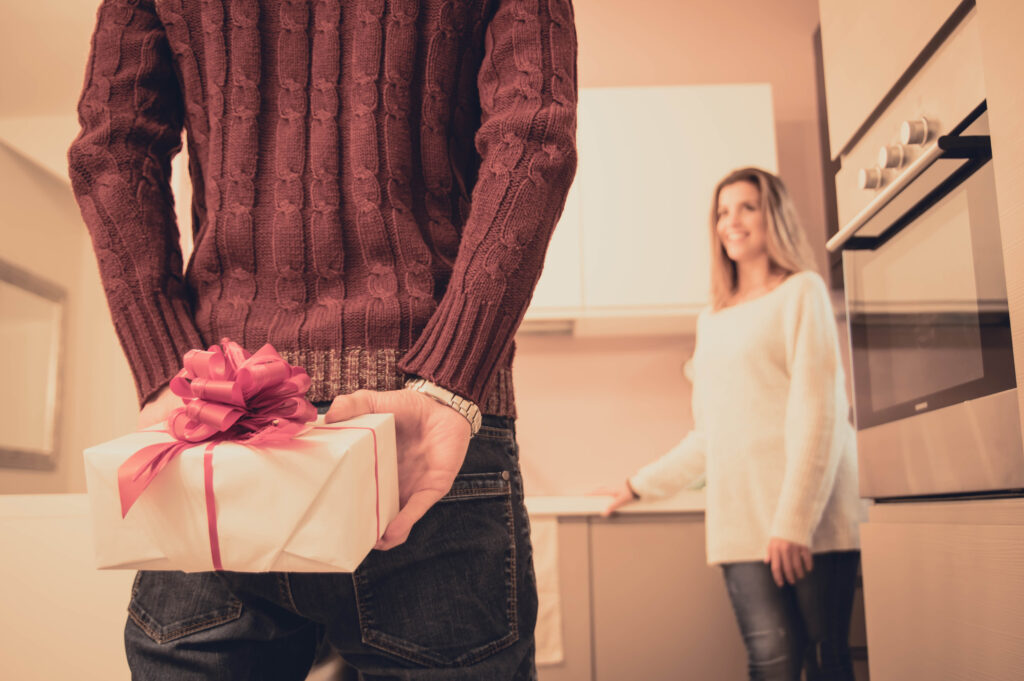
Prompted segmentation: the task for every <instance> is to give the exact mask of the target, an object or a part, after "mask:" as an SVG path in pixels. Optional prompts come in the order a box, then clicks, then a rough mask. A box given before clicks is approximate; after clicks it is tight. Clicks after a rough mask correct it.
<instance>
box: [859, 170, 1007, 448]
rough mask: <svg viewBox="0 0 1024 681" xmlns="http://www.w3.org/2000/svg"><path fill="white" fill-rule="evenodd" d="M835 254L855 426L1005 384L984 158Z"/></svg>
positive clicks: (997, 251)
mask: <svg viewBox="0 0 1024 681" xmlns="http://www.w3.org/2000/svg"><path fill="white" fill-rule="evenodd" d="M844 258H845V261H844V269H845V270H846V272H847V275H848V276H847V281H846V295H847V304H848V311H849V315H850V334H851V345H852V348H853V353H854V361H853V364H854V389H855V391H856V395H855V403H856V409H857V420H858V427H860V428H865V427H869V426H871V425H877V424H879V423H884V422H887V421H892V420H896V419H898V418H904V417H908V416H912V415H914V414H915V413H920V412H922V411H930V410H932V409H937V408H941V407H943V406H948V405H950V404H955V403H957V402H961V401H963V400H966V399H972V398H974V397H978V396H981V395H985V394H989V393H990V392H996V391H998V390H1001V389H1008V388H1010V387H1013V385H1014V380H1013V364H1012V362H1013V359H1012V350H1011V348H1010V326H1009V311H1008V306H1007V297H1006V284H1005V277H1004V273H1003V262H1002V248H1001V246H1000V236H999V218H998V209H997V206H996V197H995V177H994V174H993V169H992V164H991V162H989V163H986V164H985V165H983V166H981V167H980V168H979V169H978V170H976V171H975V172H974V173H973V174H972V175H970V176H969V177H968V178H967V179H966V180H965V181H964V182H963V183H962V184H960V185H959V186H957V187H956V188H955V189H953V190H952V191H951V192H950V193H948V194H946V195H945V196H943V197H942V198H940V199H938V200H937V201H935V203H934V204H933V205H931V206H930V207H928V208H927V209H926V210H925V211H924V212H923V213H922V214H921V215H920V216H918V217H917V218H916V219H914V220H913V222H911V223H910V224H909V225H908V226H906V227H905V228H904V229H902V230H901V231H899V232H898V233H897V234H896V235H895V236H893V237H892V238H891V239H889V240H888V241H886V242H884V243H883V244H882V245H881V246H879V247H878V248H877V249H876V250H860V251H858V250H853V251H847V252H846V253H845V254H844ZM1007 363H1009V364H1007ZM1007 370H1008V372H1009V375H1008V377H1007V376H997V374H998V373H999V372H1006V371H1007ZM1007 380H1008V381H1009V384H1008V385H1005V384H1006V383H1007Z"/></svg>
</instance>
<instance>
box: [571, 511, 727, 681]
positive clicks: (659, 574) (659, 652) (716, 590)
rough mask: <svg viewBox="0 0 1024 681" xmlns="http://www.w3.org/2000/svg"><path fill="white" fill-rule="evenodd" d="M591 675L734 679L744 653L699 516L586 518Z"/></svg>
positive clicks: (650, 680) (600, 679) (655, 680)
mask: <svg viewBox="0 0 1024 681" xmlns="http://www.w3.org/2000/svg"><path fill="white" fill-rule="evenodd" d="M591 542H592V548H591V556H592V561H593V591H594V597H593V598H594V601H593V617H594V679H595V681H623V680H624V679H645V680H646V681H674V680H676V679H701V681H717V680H719V679H721V680H722V681H726V680H728V681H734V680H735V679H741V678H745V677H746V669H747V657H746V651H745V649H744V647H743V641H742V639H741V637H740V633H739V629H738V628H737V625H736V622H735V619H734V616H733V612H732V606H731V604H730V603H729V596H728V593H727V592H726V589H725V583H724V581H723V579H722V574H721V571H720V570H719V569H718V568H715V567H710V566H708V565H707V562H706V560H705V557H704V556H705V554H704V516H703V514H693V515H692V516H684V517H681V518H672V519H668V518H660V517H656V516H650V517H636V518H619V519H615V520H613V521H610V522H601V521H596V520H595V521H593V523H592V525H591Z"/></svg>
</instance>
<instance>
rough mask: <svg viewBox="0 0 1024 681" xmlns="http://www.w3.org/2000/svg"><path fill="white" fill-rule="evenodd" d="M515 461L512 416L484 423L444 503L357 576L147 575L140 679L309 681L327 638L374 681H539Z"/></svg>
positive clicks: (138, 620) (532, 590)
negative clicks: (319, 650)
mask: <svg viewBox="0 0 1024 681" xmlns="http://www.w3.org/2000/svg"><path fill="white" fill-rule="evenodd" d="M517 455H518V450H517V446H516V442H515V433H514V427H513V421H512V420H511V419H505V418H498V417H491V416H485V417H484V425H483V427H482V428H481V430H480V432H479V433H478V434H477V435H476V436H475V437H473V439H472V440H471V442H470V445H469V451H468V453H467V455H466V461H465V464H464V465H463V467H462V470H461V471H460V474H459V476H458V477H457V478H456V480H455V484H454V485H453V487H452V489H451V491H450V492H449V493H448V495H447V496H445V498H444V499H442V500H441V501H440V502H438V503H437V504H435V505H434V506H433V508H431V509H430V510H429V511H428V512H427V514H426V515H425V516H424V517H423V518H422V519H421V520H420V521H419V522H418V523H417V524H416V525H415V526H414V527H413V530H412V533H411V534H410V535H409V539H408V540H407V541H406V542H405V543H404V544H402V545H400V546H398V547H396V548H394V549H391V550H390V551H371V552H370V554H369V556H367V558H366V559H365V560H364V561H363V563H362V564H361V565H360V566H359V568H358V569H357V570H356V571H355V572H354V573H282V572H270V573H233V572H201V573H193V574H184V573H181V572H145V571H143V572H139V573H138V576H137V577H136V580H135V586H134V588H133V590H132V598H131V604H130V606H129V610H128V612H129V618H128V623H127V626H126V628H125V643H126V648H127V654H128V662H129V665H130V666H131V670H132V678H133V679H145V680H147V681H149V680H153V681H172V680H173V681H185V680H188V679H195V680H199V679H202V680H203V681H212V680H214V679H232V680H234V679H246V680H256V679H266V680H267V681H290V680H292V679H295V680H301V679H304V678H305V676H306V674H307V672H308V671H309V668H310V666H311V664H312V662H313V659H314V655H315V654H316V651H317V647H318V644H319V643H320V641H321V639H322V638H323V637H325V636H326V638H327V640H328V641H329V642H330V643H331V644H332V645H333V646H334V647H335V648H336V649H337V650H338V651H339V652H340V653H341V655H342V657H344V658H345V660H346V662H347V663H348V664H349V665H351V666H353V667H355V668H356V669H358V670H359V672H360V674H361V678H362V679H364V680H366V681H376V680H383V679H406V680H408V681H437V680H442V679H443V680H444V681H456V680H459V681H462V680H466V681H469V680H473V681H482V680H488V681H489V680H494V681H505V680H510V681H511V680H515V681H520V680H521V681H532V680H534V679H536V670H535V667H534V639H533V629H534V624H535V621H536V617H537V589H536V579H535V577H534V573H533V562H532V550H531V546H530V527H529V521H528V520H527V516H526V510H525V507H524V505H523V487H522V481H521V478H520V476H519V465H518V460H517ZM254 529H257V528H254Z"/></svg>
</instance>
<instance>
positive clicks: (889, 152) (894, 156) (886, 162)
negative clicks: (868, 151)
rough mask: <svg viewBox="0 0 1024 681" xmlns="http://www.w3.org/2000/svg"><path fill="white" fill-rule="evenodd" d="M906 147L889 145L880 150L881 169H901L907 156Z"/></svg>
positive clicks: (879, 165)
mask: <svg viewBox="0 0 1024 681" xmlns="http://www.w3.org/2000/svg"><path fill="white" fill-rule="evenodd" d="M906 149H907V148H906V147H905V146H903V145H902V144H889V145H886V146H884V147H882V148H881V149H879V150H878V167H879V168H899V167H900V166H901V165H903V160H904V159H905V158H906V157H907V156H906Z"/></svg>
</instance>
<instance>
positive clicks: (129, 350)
mask: <svg viewBox="0 0 1024 681" xmlns="http://www.w3.org/2000/svg"><path fill="white" fill-rule="evenodd" d="M110 313H111V316H112V317H113V321H114V329H115V330H116V331H117V336H118V340H120V342H121V347H122V349H123V350H124V354H125V357H126V358H127V360H128V365H129V367H130V368H131V370H132V374H133V376H134V377H135V390H136V392H137V393H138V398H139V405H140V406H141V405H143V404H145V403H146V401H147V400H149V398H151V397H152V396H153V395H155V394H156V393H158V392H159V391H160V390H161V389H162V388H163V387H164V386H165V385H167V383H168V382H169V381H170V380H171V379H172V378H174V376H175V374H177V373H178V372H179V371H180V370H181V367H182V358H183V357H184V356H185V353H186V352H188V351H189V350H191V349H193V348H200V349H203V348H205V345H203V341H202V339H201V338H200V337H199V333H198V331H196V328H195V324H194V322H193V320H192V315H191V313H190V311H189V309H188V306H187V305H186V304H185V302H184V301H183V300H180V299H174V298H168V297H166V296H165V295H163V294H157V295H155V296H153V297H152V298H150V299H149V300H148V301H130V302H125V303H123V304H121V305H117V304H115V303H114V302H113V301H111V305H110Z"/></svg>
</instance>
